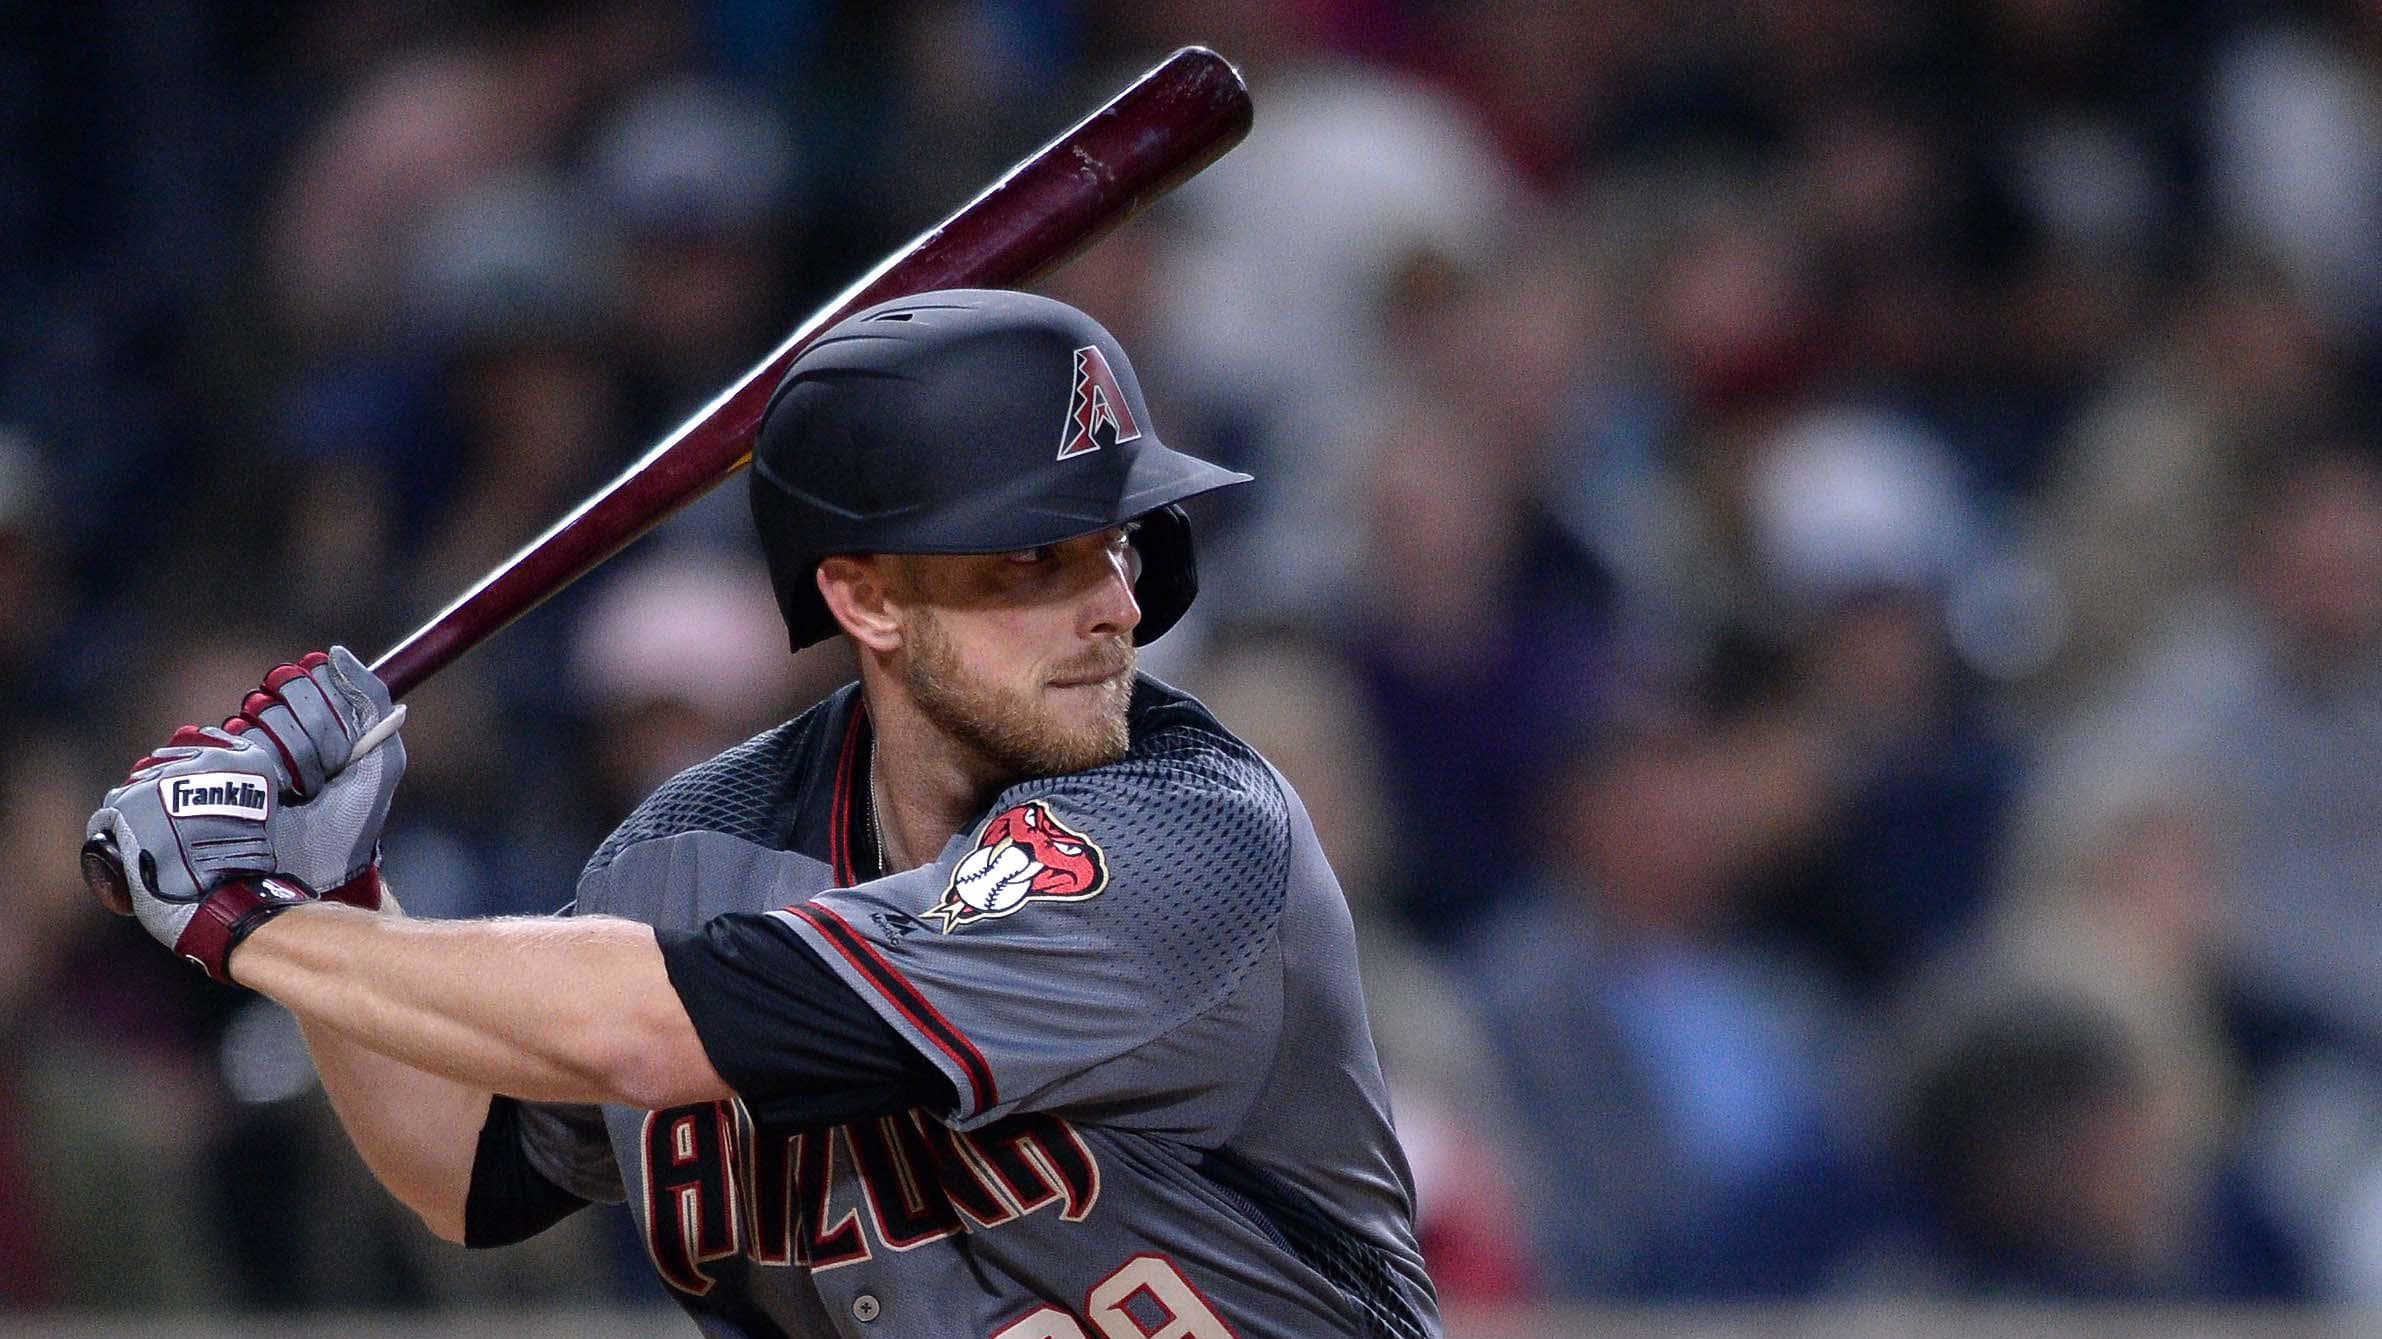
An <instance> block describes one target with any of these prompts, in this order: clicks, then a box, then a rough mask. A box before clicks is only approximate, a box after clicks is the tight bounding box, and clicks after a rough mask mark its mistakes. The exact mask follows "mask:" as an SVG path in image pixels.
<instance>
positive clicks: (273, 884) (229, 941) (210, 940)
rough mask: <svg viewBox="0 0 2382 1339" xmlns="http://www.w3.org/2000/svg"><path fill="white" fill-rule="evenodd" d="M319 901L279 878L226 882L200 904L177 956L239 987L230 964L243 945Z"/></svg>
mask: <svg viewBox="0 0 2382 1339" xmlns="http://www.w3.org/2000/svg"><path fill="white" fill-rule="evenodd" d="M320 900H321V899H320V898H318V897H317V896H315V894H314V892H313V891H312V890H311V889H309V888H307V887H306V885H304V884H302V883H300V882H298V881H297V880H296V879H291V878H285V877H283V876H281V875H278V874H269V875H266V876H265V877H263V878H260V879H255V880H239V881H236V882H233V883H227V884H225V885H223V886H222V887H221V888H218V889H216V890H215V891H214V892H212V893H209V894H208V895H207V898H206V900H205V901H203V902H200V903H199V904H198V910H197V913H196V914H194V915H193V916H191V918H190V923H189V924H187V925H185V926H183V927H182V933H181V935H180V937H178V938H176V939H175V940H174V952H176V953H178V954H180V955H182V957H184V958H186V959H188V960H189V961H190V962H192V963H193V964H195V965H196V966H197V967H198V969H199V970H200V971H202V972H205V973H206V974H207V975H209V976H211V977H213V978H215V979H216V980H217V981H220V982H222V983H223V984H225V985H227V986H236V985H238V984H239V982H237V981H234V980H232V978H231V971H230V964H231V958H232V950H233V949H236V948H238V947H239V946H240V941H241V940H243V939H246V938H247V937H248V936H249V935H251V934H254V933H255V932H256V927H258V926H260V925H262V924H264V923H265V922H266V921H269V920H271V919H273V918H274V917H275V916H278V915H280V914H281V913H282V912H285V911H287V910H289V909H290V908H291V907H295V906H302V905H304V904H306V903H308V902H318V901H320Z"/></svg>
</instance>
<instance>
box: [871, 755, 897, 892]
mask: <svg viewBox="0 0 2382 1339" xmlns="http://www.w3.org/2000/svg"><path fill="white" fill-rule="evenodd" d="M868 835H869V836H870V837H871V838H872V839H874V840H875V842H876V844H877V877H878V878H880V879H882V878H884V877H885V876H886V875H887V874H890V873H892V872H893V871H891V870H889V869H887V868H886V867H885V819H884V816H883V815H882V814H880V813H879V812H878V811H877V737H876V735H875V734H874V733H871V734H870V735H869V737H868Z"/></svg>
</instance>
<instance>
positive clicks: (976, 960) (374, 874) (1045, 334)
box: [91, 291, 1439, 1339]
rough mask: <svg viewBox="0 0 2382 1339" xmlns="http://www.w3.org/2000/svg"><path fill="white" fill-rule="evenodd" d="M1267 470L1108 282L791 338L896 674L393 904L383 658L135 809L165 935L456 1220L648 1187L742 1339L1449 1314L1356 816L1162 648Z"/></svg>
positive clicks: (284, 696)
mask: <svg viewBox="0 0 2382 1339" xmlns="http://www.w3.org/2000/svg"><path fill="white" fill-rule="evenodd" d="M1246 478H1247V476H1245V475H1240V474H1236V473H1233V472H1231V471H1228V470H1224V469H1220V468H1218V467H1216V466H1214V465H1211V464H1208V463H1206V462H1203V461H1200V460H1196V459H1193V458H1192V457H1189V456H1186V455H1183V454H1181V453H1178V452H1175V451H1172V450H1169V449H1168V448H1166V447H1165V446H1163V445H1161V444H1160V443H1159V441H1158V439H1157V436H1156V433H1155V431H1154V429H1153V427H1152V425H1151V422H1150V418H1149V410H1148V407H1147V405H1146V404H1145V403H1144V401H1143V398H1142V394H1141V389H1140V387H1139V385H1138V384H1137V383H1136V381H1135V378H1134V374H1133V369H1132V367H1131V366H1130V365H1129V364H1128V363H1127V362H1126V360H1125V355H1124V351H1123V350H1122V349H1120V348H1119V347H1118V346H1117V344H1116V341H1115V340H1114V339H1113V338H1111V337H1110V335H1109V334H1108V332H1107V331H1105V330H1103V329H1102V328H1101V327H1100V326H1099V325H1097V324H1096V323H1094V322H1093V321H1092V320H1090V319H1089V318H1088V317H1086V316H1084V315H1083V314H1082V313H1080V312H1077V311H1075V310H1074V309H1072V308H1070V307H1067V306H1065V305H1063V304H1060V303H1056V302H1052V301H1049V300H1046V299H1042V298H1037V297H1032V296H1027V295H1024V294H1018V293H1008V292H986V291H955V292H943V293H931V294H926V295H923V296H919V297H914V298H908V299H903V300H900V301H896V302H891V303H887V304H884V305H881V306H878V307H875V308H872V309H870V310H868V311H865V312H862V313H860V314H859V315H857V316H854V317H852V318H850V319H849V320H847V321H844V322H843V323H841V324H839V325H838V326H836V327H835V328H834V329H833V330H831V331H829V332H828V333H827V334H826V335H825V336H823V337H822V338H821V339H819V340H818V342H817V343H815V344H814V345H812V346H811V347H810V348H809V349H808V350H806V351H805V352H804V353H803V354H802V356H801V357H800V358H799V359H798V360H796V362H795V363H794V364H793V366H792V367H791V369H790V370H789V371H788V373H787V375H786V377H785V379H784V381H783V383H782V384H781V385H780V386H779V387H778V388H777V391H776V393H775V396H774V398H773V399H772V401H771V403H770V407H769V410H768V413H767V416H766V418H765V419H764V421H763V424H762V427H761V430H760V434H759V438H758V441H757V444H756V447H755V451H754V458H753V471H752V480H751V487H752V501H753V513H754V517H755V520H756V522H757V523H758V526H759V528H760V532H761V536H762V543H763V547H764V549H765V550H766V551H767V554H768V558H769V564H770V570H771V574H772V577H773V579H774V581H775V584H776V589H777V594H778V600H779V603H780V606H781V607H782V609H783V611H784V614H785V619H786V624H787V627H788V629H789V632H790V634H791V639H792V644H793V646H794V647H795V649H797V650H799V649H801V648H802V647H804V646H807V645H810V644H812V643H814V642H817V641H820V640H822V639H824V638H827V637H829V636H832V635H836V634H838V633H841V634H842V635H844V636H846V637H848V638H850V639H851V642H852V645H853V648H854V650H855V652H856V654H857V657H858V661H859V665H860V680H859V682H858V683H857V684H854V685H851V686H848V687H846V688H845V689H843V690H842V691H840V692H838V693H836V694H834V695H833V696H832V697H830V698H829V699H827V700H826V701H824V702H822V703H821V704H819V705H818V706H816V707H814V708H812V709H811V710H810V711H808V712H805V713H804V714H802V715H801V716H799V717H797V718H796V719H795V720H793V721H791V722H788V723H787V724H785V725H783V726H780V727H778V728H777V729H774V730H771V731H769V732H767V733H765V734H763V735H761V736H759V737H758V738H755V739H753V740H751V741H749V742H747V743H745V744H742V745H739V746H737V747H736V748H733V749H730V750H728V751H727V752H725V753H723V754H721V755H720V756H719V757H717V758H714V759H713V760H711V761H710V762H707V763H704V764H702V765H701V766H698V767H695V768H693V769H691V770H689V771H687V772H686V773H684V774H682V775H680V776H679V777H677V778H676V779H674V780H672V781H670V782H669V783H667V784H665V785H664V786H663V787H662V788H661V789H660V790H658V791H656V792H655V793H654V794H653V795H652V796H651V797H650V798H648V799H647V800H646V801H645V803H644V804H642V805H641V806H640V807H639V808H638V809H637V810H636V811H635V812H634V813H633V814H631V815H630V816H629V818H628V820H627V821H626V822H624V823H623V824H621V826H620V828H619V830H618V831H616V832H615V833H614V834H613V835H612V836H611V838H610V839H609V840H607V841H606V842H605V843H604V844H603V846H602V847H601V848H600V849H598V850H597V851H596V853H595V855H594V856H593V858H592V859H590V860H589V861H588V863H587V867H586V870H585V872H584V873H583V874H582V875H581V877H580V881H579V885H578V890H577V891H578V897H577V902H576V905H575V911H574V913H573V914H570V915H567V916H563V917H558V918H538V919H514V920H477V921H443V922H428V921H416V920H409V919H406V918H405V917H403V916H402V915H401V914H399V913H398V911H397V910H396V907H395V903H394V899H393V897H390V896H388V895H387V893H386V889H385V886H384V885H383V884H382V882H381V880H380V875H379V868H378V845H377V840H378V834H379V830H380V825H381V821H382V819H383V817H384V816H385V814H386V812H387V809H388V805H389V800H390V795H391V792H392V791H393V790H394V788H395V785H396V782H397V778H398V776H399V775H400V774H401V773H402V771H403V768H404V752H403V749H404V746H403V744H402V742H401V741H399V740H397V739H395V738H390V739H389V740H388V742H386V743H378V742H377V741H375V740H373V738H372V736H373V733H374V732H375V727H376V726H379V725H382V724H383V723H384V722H385V721H386V719H387V717H388V716H389V715H390V713H391V711H392V707H391V703H390V700H389V695H388V693H387V691H386V689H385V688H384V687H383V686H382V685H381V684H380V683H379V681H378V680H376V679H375V678H373V676H372V675H371V673H370V672H369V671H368V670H366V669H365V668H364V666H363V665H362V664H361V663H360V662H358V661H357V660H356V659H355V658H354V657H353V656H351V655H349V654H348V653H347V652H346V651H344V650H338V649H335V650H333V651H332V652H331V653H329V654H328V655H322V654H319V653H318V654H316V655H313V656H309V657H307V658H306V659H305V660H303V661H300V662H298V663H296V664H293V665H287V666H282V667H280V668H278V669H276V670H275V671H274V672H273V673H272V674H270V675H268V676H267V678H266V679H265V681H264V684H263V686H262V688H260V690H259V691H258V692H256V693H253V694H251V695H250V696H249V697H248V699H247V700H246V701H245V702H244V703H243V704H242V709H241V712H240V714H239V715H238V716H237V717H235V718H233V719H232V720H231V721H228V722H226V726H225V728H222V729H212V730H198V729H195V728H192V727H185V728H184V729H183V730H181V731H179V732H177V733H176V735H175V737H174V739H173V740H172V741H171V743H170V744H169V745H168V746H167V747H165V748H163V749H161V750H159V751H158V752H157V753H156V754H153V755H151V756H150V757H148V758H144V759H142V760H141V762H140V764H138V765H137V766H136V769H135V771H134V773H133V775H132V777H131V778H130V780H129V781H128V782H127V784H126V785H124V786H123V787H120V788H118V789H116V790H114V791H111V792H109V794H108V796H107V799H106V801H105V803H104V805H103V807H102V808H101V809H100V810H99V811H98V812H97V813H96V814H94V815H93V817H92V822H91V832H92V833H94V834H105V835H108V836H110V837H112V838H113V840H114V841H115V843H116V847H117V850H118V852H119V853H121V854H122V855H123V856H124V857H125V859H126V860H127V862H128V864H129V867H131V868H133V869H136V870H138V871H139V874H138V875H137V876H136V877H135V878H134V879H133V880H132V882H133V883H134V884H135V889H134V901H135V903H136V908H135V909H136V912H137V914H138V915H139V917H140V919H141V921H142V923H143V924H144V925H146V926H147V927H148V928H149V930H150V931H151V933H153V934H154V935H156V937H157V938H158V939H160V940H161V941H162V942H164V943H166V944H167V945H169V946H170V947H172V948H174V949H175V950H176V951H177V952H179V953H181V954H182V955H184V956H186V957H189V958H191V959H192V960H193V961H195V962H196V963H198V965H200V966H201V967H203V968H204V969H205V970H207V971H208V972H210V973H211V974H213V975H215V976H216V977H217V978H218V979H222V980H226V981H234V982H236V983H238V984H240V985H244V986H247V987H249V988H252V989H255V990H258V991H261V992H263V993H264V994H266V995H269V996H271V997H272V998H274V999H276V1000H278V1001H280V1002H281V1003H282V1004H284V1005H286V1006H287V1007H288V1008H289V1009H290V1010H291V1011H292V1012H293V1013H294V1014H296V1015H297V1017H298V1018H299V1020H300V1021H301V1023H302V1024H303V1025H304V1026H305V1027H306V1029H307V1035H308V1038H309V1041H310V1043H311V1044H312V1046H313V1047H314V1050H315V1055H316V1062H317V1067H318V1068H319V1069H320V1070H321V1072H322V1075H323V1079H324V1083H325V1085H326V1087H327V1088H328V1090H329V1092H330V1094H331V1097H332V1099H333V1102H334V1104H335V1105H336V1107H337V1109H338V1111H339V1114H340V1116H341V1119H342V1120H343V1121H344V1122H345V1124H346V1126H347V1128H348V1131H349V1133H350V1135H351V1137H352V1138H353V1139H354V1140H355V1142H356V1144H357V1147H358V1148H359V1150H360V1151H361V1152H362V1153H363V1155H364V1156H365V1158H366V1160H367V1162H368V1163H369V1164H370V1165H371V1167H372V1169H373V1170H374V1172H375V1173H376V1174H377V1175H378V1176H379V1177H380V1179H381V1180H382V1181H383V1182H384V1183H385V1184H386V1185H388V1187H389V1188H390V1189H391V1190H392V1191H393V1192H394V1193H395V1194H396V1195H398V1196H399V1197H400V1198H401V1199H403V1200H404V1201H405V1202H406V1203H407V1204H408V1205H410V1206H411V1207H413V1208H414V1209H415V1210H416V1211H417V1212H418V1213H420V1214H421V1216H422V1217H423V1218H424V1219H425V1220H426V1221H427V1222H428V1223H429V1224H430V1225H431V1227H432V1228H433V1229H434V1230H436V1231H437V1232H438V1233H439V1234H440V1235H442V1236H445V1237H448V1238H450V1239H454V1240H458V1241H461V1242H463V1243H464V1244H466V1245H473V1246H485V1245H497V1244H502V1243H507V1242H513V1241H518V1240H520V1239H522V1238H524V1237H527V1236H529V1235H531V1234H533V1233H536V1232H538V1231H541V1230H542V1229H544V1228H545V1227H547V1226H549V1225H550V1224H552V1223H553V1222H555V1221H557V1220H558V1219H560V1218H561V1217H563V1216H564V1215H566V1214H569V1213H571V1212H572V1211H574V1210H576V1209H578V1208H580V1207H581V1206H583V1205H584V1204H586V1203H588V1202H590V1201H596V1200H603V1201H621V1200H625V1201H626V1202H627V1203H628V1205H629V1208H630V1211H631V1212H632V1213H633V1214H634V1216H635V1219H636V1223H637V1226H638V1228H639V1229H640V1230H641V1232H642V1234H643V1237H644V1240H645V1243H646V1246H647V1249H648V1252H649V1253H650V1255H651V1257H652V1261H653V1266H654V1268H655V1270H656V1271H657V1272H658V1273H659V1274H660V1275H661V1278H662V1280H663V1282H664V1283H666V1284H667V1285H668V1286H669V1289H670V1291H671V1295H672V1296H673V1297H675V1298H676V1299H677V1300H678V1301H679V1302H680V1303H681V1304H682V1305H683V1306H684V1307H685V1308H686V1310H687V1311H688V1312H689V1313H691V1314H692V1315H693V1316H694V1318H695V1320H696V1323H697V1325H698V1327H699V1328H700V1329H701V1330H702V1331H703V1332H704V1333H705V1334H708V1335H714V1336H723V1337H724V1336H740V1337H749V1336H773V1337H774V1336H822V1335H847V1336H861V1335H888V1334H891V1335H904V1336H946V1337H948V1339H1156V1337H1158V1336H1164V1337H1165V1339H1222V1337H1223V1336H1239V1339H1258V1337H1260V1336H1296V1337H1298V1339H1312V1337H1315V1336H1341V1335H1346V1336H1359V1335H1361V1336H1392V1337H1395V1339H1417V1337H1420V1336H1434V1335H1437V1334H1438V1333H1439V1320H1438V1315H1437V1305H1436V1301H1435V1298H1434V1294H1433V1291H1432V1287H1431V1283H1430V1280H1429V1278H1428V1277H1427V1276H1426V1274H1425V1273H1424V1269H1423V1264H1422V1260H1421V1257H1420V1255H1419V1253H1418V1252H1417V1250H1416V1246H1415V1237H1414V1230H1413V1192H1412V1182H1411V1178H1410V1176H1409V1173H1408V1169H1407V1166H1406V1162H1405V1160H1404V1157H1403V1156H1402V1154H1401V1153H1400V1151H1399V1147H1398V1144H1397V1141H1396V1139H1395V1138H1394V1136H1393V1134H1392V1131H1391V1127H1390V1115H1389V1111H1388V1108H1387V1105H1386V1102H1385V1099H1384V1096H1383V1087H1382V1080H1381V1074H1380V1070H1379V1064H1378V1061H1377V1060H1376V1057H1375V1054H1374V1049H1373V1043H1372V1039H1371V1037H1370V1035H1369V1033H1368V1032H1367V1029H1366V1024H1365V1014H1364V1005H1363V1000H1362V998H1361V996H1360V993H1359V990H1358V983H1357V972H1356V963H1355V959H1354V950H1353V946H1352V941H1351V934H1350V925H1349V916H1348V911H1347V908H1346V905H1345V904H1344V902H1343V901H1342V899H1341V895H1340V891H1339V887H1338V885H1337V883H1336V882H1335V880H1334V879H1333V876H1332V872H1331V870H1330V868H1329V867H1328V866H1327V864H1326V863H1325V861H1324V857H1323V853H1322V851H1321V850H1320V849H1319V848H1318V846H1317V844H1316V839H1315V833H1314V830H1313V828H1312V827H1311V826H1310V824H1309V822H1308V819H1307V816H1306V814H1305V812H1304V811H1303V810H1302V808H1301V807H1300V804H1299V801H1298V798H1297V796H1296V795H1295V794H1293V793H1292V791H1291V789H1290V787H1289V786H1288V785H1287V784H1286V783H1285V782H1284V780H1283V778H1282V777H1281V775H1280V774H1279V773H1278V772H1276V771H1275V770H1273V768H1272V767H1271V766H1269V765H1268V764H1267V763H1266V762H1265V761H1264V760H1263V759H1262V758H1260V757H1259V756H1258V755H1257V754H1256V753H1254V752H1253V751H1251V750H1250V749H1249V747H1248V746H1247V745H1245V744H1243V743H1242V742H1241V741H1240V740H1238V739H1236V738H1234V737H1233V735H1232V734H1231V733H1230V732H1229V731H1227V730H1226V729H1225V728H1224V727H1223V726H1222V725H1220V724H1218V723H1217V721H1216V719H1215V718H1214V717H1213V716H1211V715H1209V714H1208V712H1207V711H1206V709H1205V708H1203V707H1202V706H1201V705H1200V704H1199V703H1198V702H1196V701H1194V700H1192V699H1191V698H1189V697H1187V696H1185V695H1183V694H1181V693H1179V692H1176V691H1175V690H1173V689H1171V688H1168V687H1167V686H1165V685H1164V684H1161V683H1159V682H1157V681H1156V680H1153V679H1150V678H1148V677H1146V676H1140V675H1137V674H1136V673H1135V672H1134V652H1133V648H1134V646H1135V645H1136V644H1138V643H1143V642H1148V641H1150V640H1152V639H1153V638H1155V637H1157V636H1159V635H1161V634H1162V633H1164V632H1165V631H1166V629H1167V628H1168V627H1169V626H1171V625H1172V624H1173V623H1174V622H1175V621H1176V620H1177V619H1178V618H1179V617H1181V615H1182V614H1183V612H1184V610H1185V609H1186V608H1187V607H1188V606H1189V605H1190V603H1191V601H1192V598H1193V596H1194V594H1195V593H1196V590H1197V580H1196V575H1195V569H1194V567H1193V562H1192V546H1191V533H1190V527H1189V523H1188V521H1187V519H1186V518H1185V516H1184V514H1183V512H1182V510H1181V508H1180V507H1179V506H1178V505H1177V504H1179V503H1180V502H1182V501H1183V500H1184V499H1185V498H1188V497H1191V496H1194V495H1196V494H1200V493H1205V492H1208V491H1210V490H1213V489H1216V488H1221V487H1224V486H1227V485H1231V484H1236V483H1241V482H1245V481H1246ZM686 672H687V673H689V674H701V673H704V672H705V670H704V665H703V659H702V650H701V648H700V647H689V648H688V652H687V667H686ZM359 741H365V742H368V743H370V744H372V745H373V746H370V747H366V748H358V747H357V743H358V742H359ZM268 875H270V877H266V876H268Z"/></svg>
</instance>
